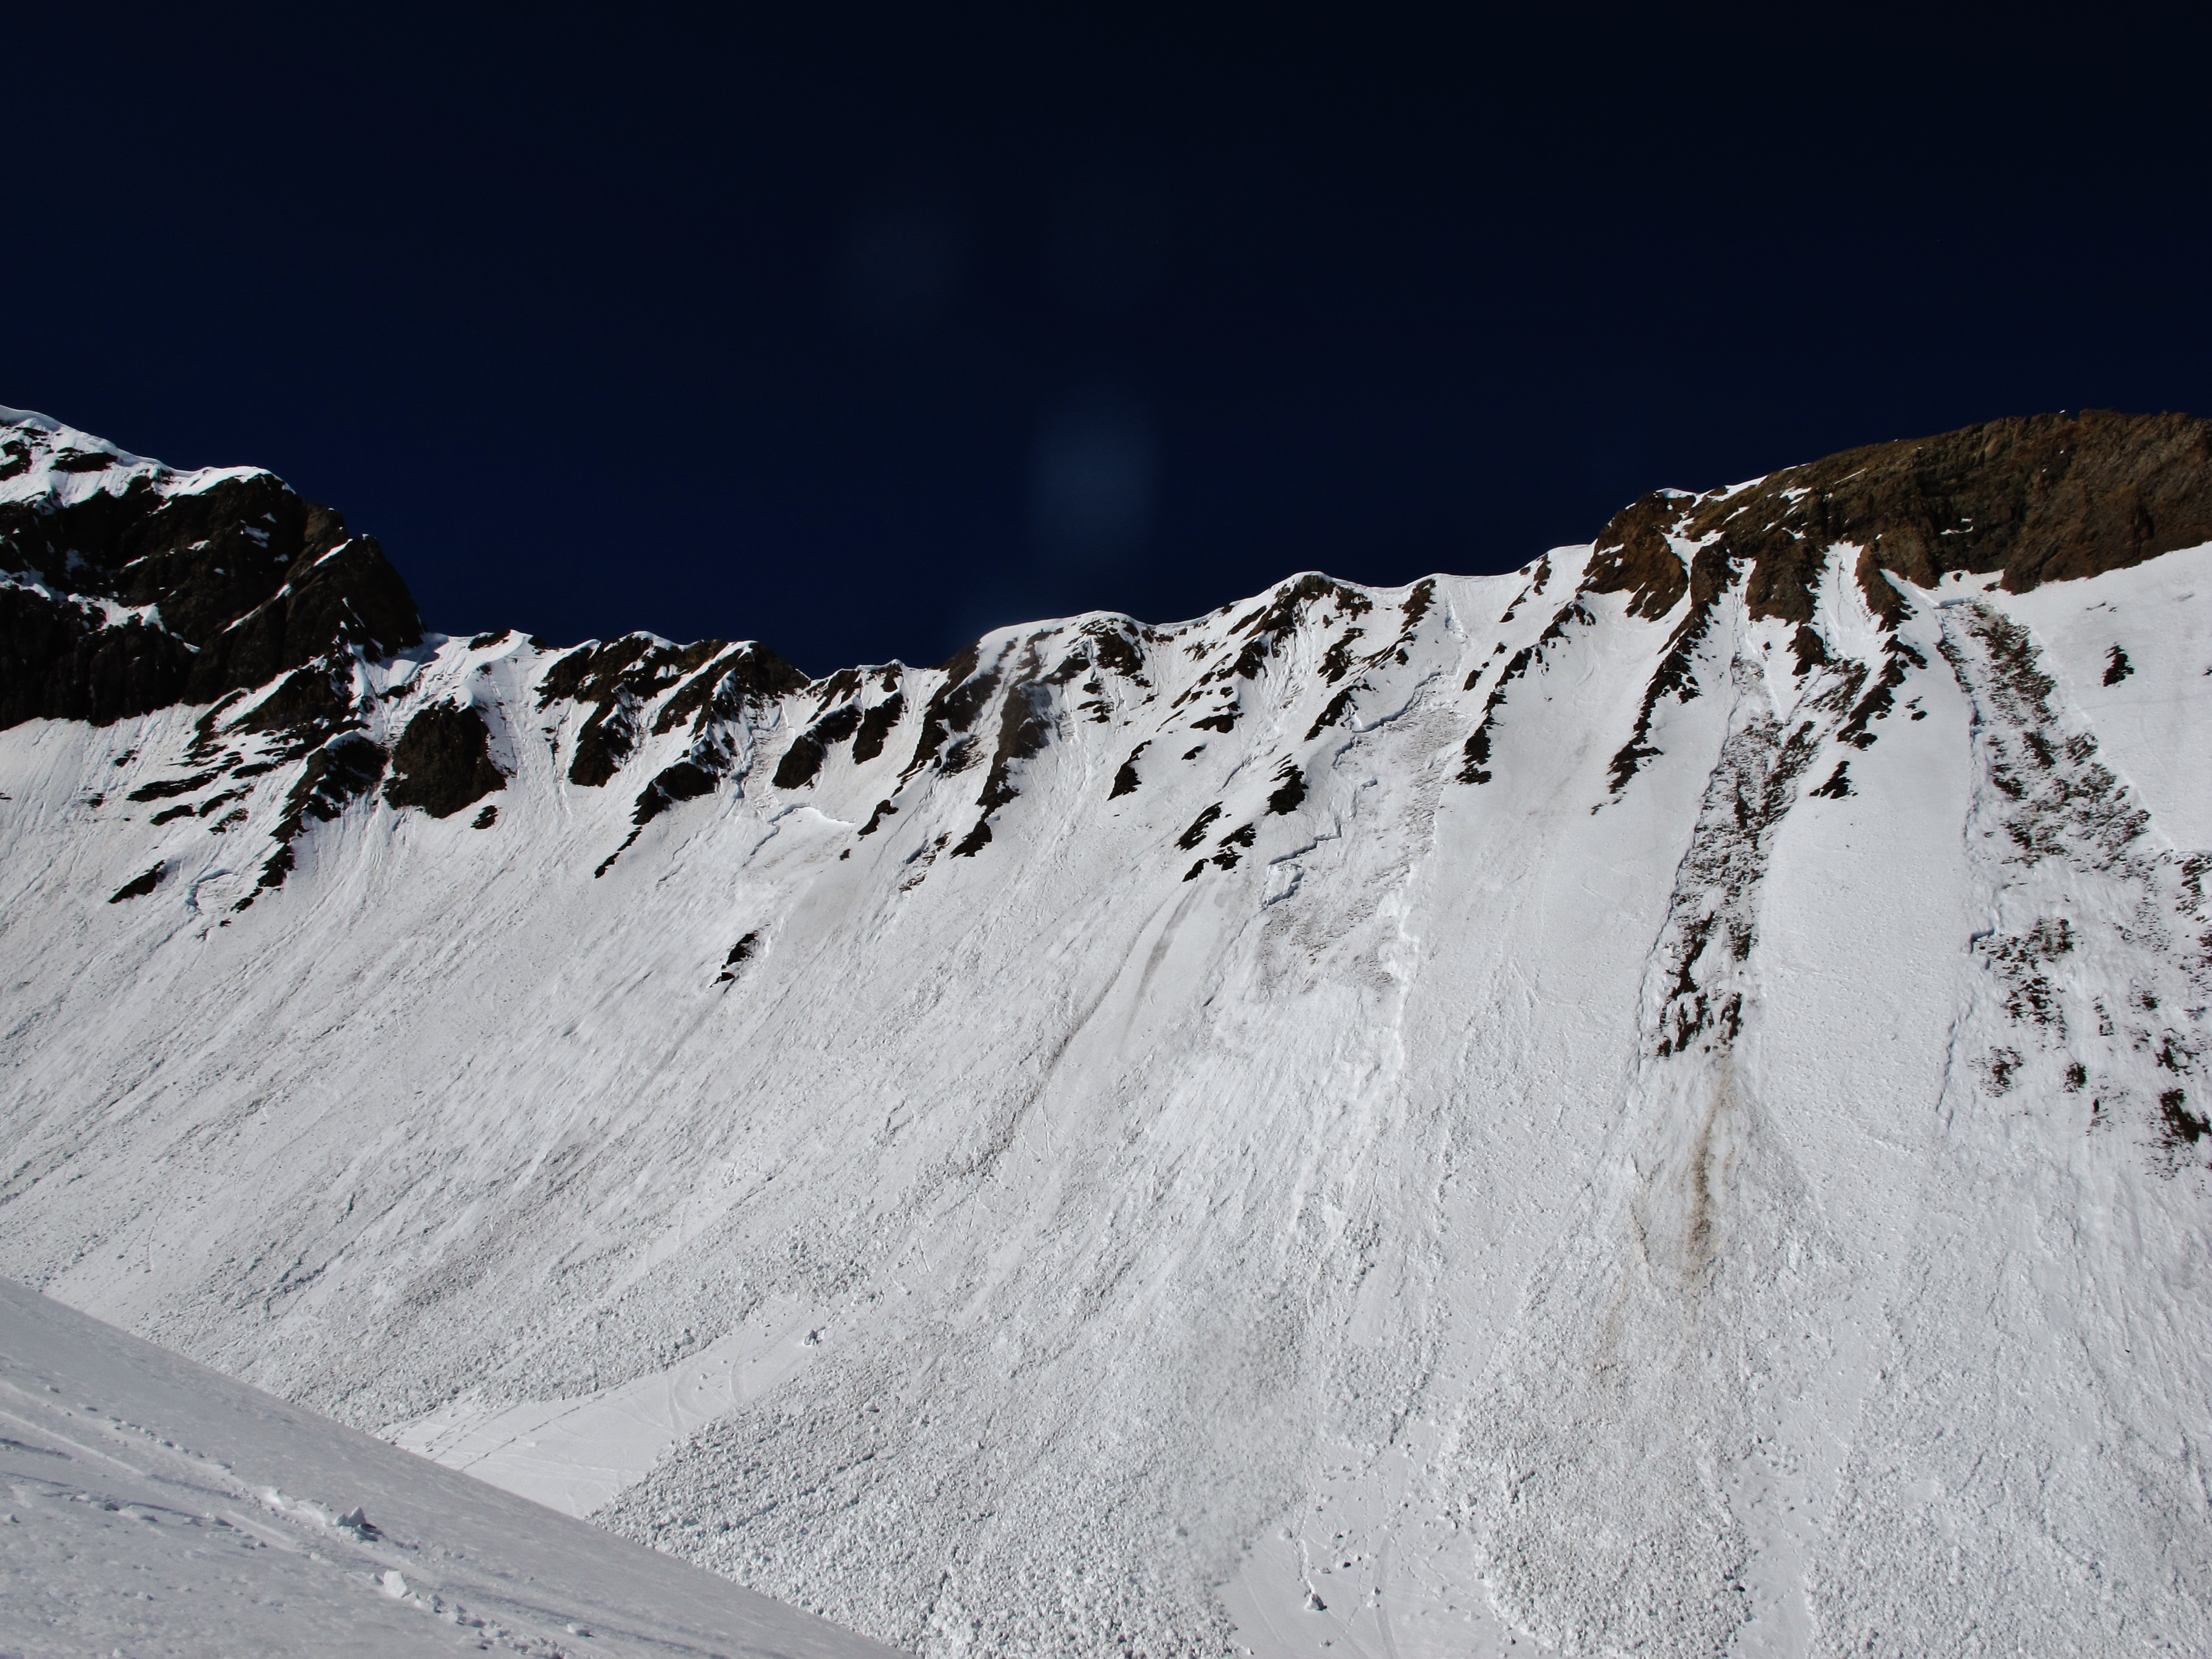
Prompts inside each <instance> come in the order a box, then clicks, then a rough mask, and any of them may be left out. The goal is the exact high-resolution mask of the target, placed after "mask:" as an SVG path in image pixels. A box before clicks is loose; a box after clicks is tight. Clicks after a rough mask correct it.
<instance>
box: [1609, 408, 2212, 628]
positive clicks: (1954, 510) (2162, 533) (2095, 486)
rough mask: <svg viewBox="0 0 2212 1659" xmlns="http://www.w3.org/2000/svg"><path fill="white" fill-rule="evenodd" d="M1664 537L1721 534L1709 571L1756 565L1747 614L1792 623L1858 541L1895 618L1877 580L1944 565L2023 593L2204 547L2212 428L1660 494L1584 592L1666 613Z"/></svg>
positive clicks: (2078, 424)
mask: <svg viewBox="0 0 2212 1659" xmlns="http://www.w3.org/2000/svg"><path fill="white" fill-rule="evenodd" d="M1670 535H1672V536H1674V537H1677V538H1682V539H1685V540H1701V539H1705V538H1717V540H1714V541H1712V542H1711V544H1709V551H1711V553H1712V554H1713V555H1714V556H1715V557H1716V561H1717V562H1727V561H1733V560H1742V561H1747V562H1748V563H1749V566H1750V569H1749V571H1748V573H1747V575H1746V577H1745V588H1744V592H1745V598H1746V599H1747V601H1748V603H1749V605H1750V606H1751V610H1752V613H1753V615H1754V616H1761V617H1780V618H1782V619H1784V621H1790V622H1808V621H1810V620H1811V619H1812V615H1813V596H1814V592H1815V590H1816V588H1817V586H1818V582H1819V578H1820V569H1821V568H1822V565H1823V564H1824V563H1825V562H1826V557H1827V556H1828V550H1829V549H1830V548H1832V547H1833V546H1834V545H1836V544H1838V543H1843V542H1848V543H1850V544H1855V545H1856V546H1857V547H1858V548H1859V549H1861V550H1862V552H1861V554H1860V556H1858V558H1857V563H1856V566H1855V569H1854V574H1855V575H1856V576H1857V579H1858V580H1859V583H1860V585H1861V586H1862V587H1863V589H1864V590H1865V592H1866V595H1867V598H1868V599H1869V603H1871V604H1872V605H1873V606H1874V608H1875V611H1876V612H1877V613H1879V614H1880V615H1881V616H1883V617H1886V618H1888V619H1890V620H1892V621H1893V620H1894V619H1895V618H1896V617H1897V616H1899V614H1900V613H1901V610H1902V606H1903V603H1904V601H1903V599H1902V598H1901V597H1900V596H1899V594H1898V593H1897V592H1896V590H1895V589H1894V588H1893V587H1892V586H1890V585H1889V583H1888V582H1887V581H1886V580H1883V579H1882V577H1881V572H1883V571H1885V570H1888V571H1894V572H1896V573H1897V574H1899V575H1900V576H1903V577H1905V578H1906V579H1907V580H1911V581H1912V582H1915V583H1917V584H1918V585H1920V586H1923V587H1925V586H1934V585H1935V583H1936V581H1937V580H1940V579H1941V578H1942V577H1943V576H1945V575H1948V574H1950V573H1951V572H1953V571H1968V572H1974V573H1980V574H1986V573H1989V572H1993V571H2002V572H2003V573H2004V586H2005V588H2006V589H2007V591H2008V592H2015V593H2018V592H2026V591H2027V589H2029V588H2032V587H2034V586H2038V585H2039V584H2040V583H2043V582H2046V581H2063V580H2070V579H2073V578H2075V577H2080V576H2090V575H2094V574H2097V573H2099V572H2100V571H2105V570H2117V569H2119V568H2123V567H2124V566H2128V565H2132V564H2140V563H2142V562H2143V561H2144V560H2145V559H2148V558H2153V557H2155V556H2157V555H2159V554H2160V553H2170V552H2172V551H2173V550H2176V549H2178V548H2184V547H2193V546H2196V545H2197V544H2199V543H2202V542H2205V541H2212V422H2205V421H2202V420H2197V419H2196V418H2194V417H2192V416H2187V415H2117V414H2114V413H2112V411H2111V410H2082V411H2081V412H2080V413H2078V414H2072V415H2030V416H2021V417H2018V418H2015V419H2009V420H2002V421H1991V422H1988V423H1987V424H1985V425H1982V426H1970V427H1967V428H1964V429H1963V430H1960V431H1958V432H1948V433H1945V434H1943V435H1942V436H1940V437H1935V438H1920V439H1910V440H1905V441H1899V442H1895V443H1885V444H1871V445H1869V446H1867V447H1864V448H1861V449H1850V450H1845V451H1844V453H1842V454H1840V455H1831V456H1829V457H1828V458H1827V459H1826V460H1820V461H1814V462H1811V463H1809V464H1808V465H1803V466H1793V467H1786V468H1784V470H1783V471H1779V472H1776V473H1772V474H1771V475H1770V476H1768V477H1765V478H1762V479H1760V480H1759V482H1758V483H1755V484H1753V485H1752V486H1751V487H1750V488H1748V489H1740V490H1736V491H1734V492H1724V491H1713V492H1710V493H1708V494H1705V495H1683V494H1681V493H1680V492H1675V491H1660V492H1657V493H1655V494H1653V495H1646V496H1644V498H1643V499H1642V500H1640V501H1635V502H1633V503H1632V504H1631V505H1630V506H1628V507H1625V508H1623V509H1622V510H1621V511H1620V513H1616V514H1615V515H1614V516H1613V521H1612V522H1611V523H1610V524H1608V525H1607V526H1606V527H1605V529H1604V531H1603V532H1601V534H1600V535H1599V537H1598V538H1597V547H1598V557H1597V559H1596V560H1595V562H1593V564H1592V566H1591V576H1590V580H1589V584H1588V586H1589V590H1590V591H1591V592H1600V593H1615V592H1628V593H1632V594H1634V595H1635V599H1634V600H1633V602H1632V609H1633V610H1634V611H1636V612H1637V613H1638V615H1642V616H1647V617H1655V618H1656V617H1662V616H1664V615H1666V614H1667V612H1668V611H1670V610H1671V609H1672V608H1673V607H1674V605H1675V604H1676V603H1678V602H1679V601H1680V599H1681V597H1682V595H1683V593H1684V592H1685V591H1686V589H1687V588H1688V586H1690V580H1689V576H1688V574H1687V573H1686V571H1685V570H1684V569H1683V565H1682V560H1681V557H1680V556H1679V555H1677V554H1676V553H1675V552H1674V550H1673V548H1672V547H1671V546H1670V545H1669V544H1668V540H1667V538H1668V536H1670Z"/></svg>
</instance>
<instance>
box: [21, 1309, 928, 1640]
mask: <svg viewBox="0 0 2212 1659" xmlns="http://www.w3.org/2000/svg"><path fill="white" fill-rule="evenodd" d="M0 1429H4V1432H0V1480H4V1482H5V1484H6V1488H7V1492H6V1496H5V1498H0V1504H5V1507H6V1518H5V1520H4V1522H0V1574H3V1575H4V1580H3V1581H0V1582H4V1583H6V1585H7V1591H6V1594H5V1595H0V1651H4V1652H9V1653H16V1654H37V1655H40V1656H45V1659H61V1656H63V1655H69V1654H85V1655H94V1654H97V1655H100V1656H106V1655H109V1654H112V1653H122V1652H128V1653H131V1654H132V1655H146V1656H152V1655H156V1654H159V1655H164V1656H206V1659H245V1656H247V1655H270V1656H275V1659H289V1656H293V1655H298V1654H308V1653H312V1654H318V1655H337V1654H362V1655H369V1654H375V1655H386V1654H452V1653H467V1652H477V1651H480V1650H481V1651H489V1652H494V1653H507V1654H526V1655H531V1656H535V1659H583V1656H586V1655H590V1654H607V1655H617V1654H619V1655H629V1656H634V1659H673V1656H679V1655H705V1654H709V1653H721V1654H727V1655H730V1656H732V1659H735V1656H738V1655H747V1656H759V1659H769V1656H784V1659H889V1651H888V1650H885V1649H884V1648H881V1647H878V1646H877V1645H876V1644H874V1643H872V1642H866V1641H863V1640H861V1639H860V1638H858V1637H855V1636H852V1635H850V1634H848V1632H844V1631H841V1630H838V1629H837V1628H836V1627H835V1626H831V1625H829V1624H826V1623H824V1622H823V1620H818V1619H811V1618H809V1617H808V1616H807V1615H806V1614H805V1613H798V1612H794V1611H793V1610H792V1609H791V1608H789V1607H781V1606H779V1605H778V1604H776V1603H775V1602H774V1601H768V1600H767V1599H766V1598H764V1597H762V1596H757V1595H751V1594H750V1593H749V1592H747V1591H745V1590H743V1589H738V1587H737V1586H736V1585H734V1584H732V1583H728V1582H727V1581H726V1580H724V1579H720V1578H717V1577H714V1575H712V1574H709V1573H702V1572H700V1571H697V1570H696V1569H695V1568H691V1567H687V1566H685V1565H683V1564H682V1563H680V1562H678V1561H675V1560H671V1559H670V1558H669V1557H667V1556H666V1555H663V1554H659V1553H655V1552H653V1551H651V1550H645V1549H640V1548H639V1547H637V1546H635V1545H634V1544H629V1543H625V1542H623V1541H619V1540H616V1539H611V1538H609V1537H607V1536H606V1534H605V1533H603V1532H595V1531H594V1530H593V1529H592V1528H589V1527H586V1526H584V1525H582V1524H580V1522H575V1521H573V1520H570V1519H568V1517H567V1516H562V1515H557V1514H555V1513H553V1512H551V1511H550V1510H545V1509H544V1508H541V1507H540V1506H539V1505H538V1504H530V1503H526V1502H525V1501H523V1500H522V1499H520V1498H515V1497H513V1496H511V1495H510V1494H508V1493H507V1492H501V1491H500V1490H499V1489H498V1488H496V1487H494V1486H487V1485H485V1484H484V1483H483V1482H482V1481H479V1480H470V1479H469V1478H468V1477H467V1476H466V1475H460V1474H453V1472H452V1471H451V1470H448V1469H442V1468H439V1467H438V1466H437V1465H436V1464H435V1463H428V1462H423V1461H422V1459H421V1458H417V1457H410V1456H409V1455H407V1454H406V1453H404V1452H402V1451H398V1450H395V1449H393V1448H392V1447H390V1446H387V1445H386V1444H384V1443H382V1442H380V1441H377V1440H374V1439H371V1438H370V1437H368V1436H366V1435H363V1434H359V1433H356V1432H355V1431H352V1430H350V1429H347V1428H344V1427H343V1426H341V1425H338V1424H336V1423H333V1422H331V1421H330V1419H327V1418H319V1417H317V1416H316V1415H315V1414H314V1413H312V1412H305V1411H301V1410H300V1409H299V1408H298V1407H293V1406H288V1405H286V1404H285V1403H283V1401H277V1400H273V1399H271V1398H270V1397H269V1396H268V1395H265V1394H262V1393H260V1392H258V1390H256V1389H250V1388H247V1387H246V1386H245V1385H244V1384H243V1383H236V1382H234V1381H232V1380H231V1379H230V1378H228V1377H227V1376H221V1375H219V1374H217V1373H216V1372H214V1371H210V1370H208V1369H207V1368H206V1367H205V1366H203V1365H197V1364H193V1363H192V1362H191V1360H189V1359H183V1358H179V1357H178V1356H176V1355H175V1354H173V1353H169V1352H165V1351H164V1350H162V1349H160V1348H156V1347H154V1346H150V1345H149V1344H147V1343H144V1342H141V1341H139V1340H137V1339H136V1338H134V1337H131V1336H127V1335H125V1334H124V1333H122V1332H120V1331H118V1330H116V1329H115V1328H112V1326H107V1325H103V1324H101V1323H100V1322H98V1321H97V1320H93V1319H88V1318H86V1317H85V1316H83V1315H82V1314H81V1313H76V1312H75V1311H73V1310H70V1309H68V1308H66V1307H64V1306H63V1305H62V1304H59V1303H58V1302H53V1301H51V1300H49V1299H48V1298H46V1297H41V1296H39V1295H37V1294H35V1293H34V1292H33V1291H27V1290H25V1289H24V1288H23V1287H22V1286H21V1285H16V1284H13V1283H11V1282H9V1281H8V1280H5V1279H0Z"/></svg>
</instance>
